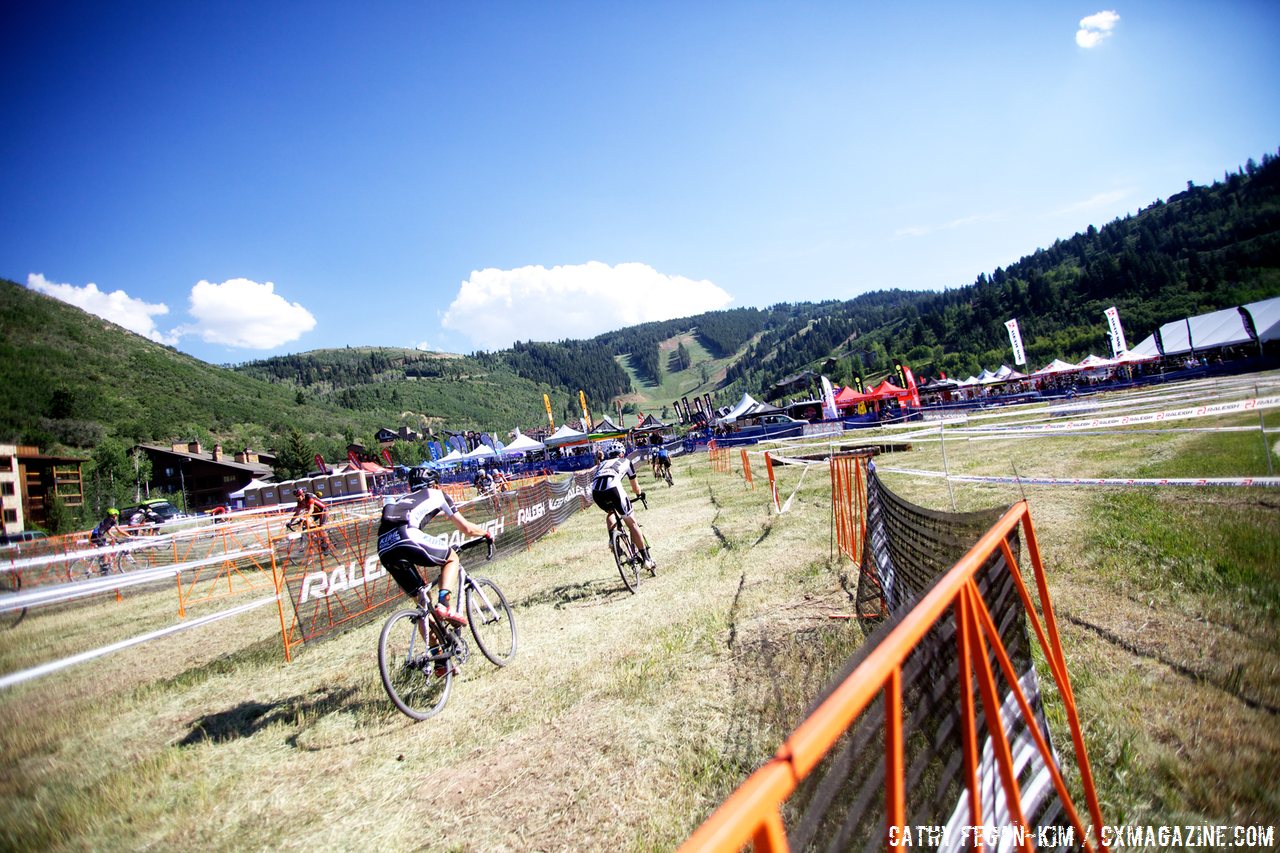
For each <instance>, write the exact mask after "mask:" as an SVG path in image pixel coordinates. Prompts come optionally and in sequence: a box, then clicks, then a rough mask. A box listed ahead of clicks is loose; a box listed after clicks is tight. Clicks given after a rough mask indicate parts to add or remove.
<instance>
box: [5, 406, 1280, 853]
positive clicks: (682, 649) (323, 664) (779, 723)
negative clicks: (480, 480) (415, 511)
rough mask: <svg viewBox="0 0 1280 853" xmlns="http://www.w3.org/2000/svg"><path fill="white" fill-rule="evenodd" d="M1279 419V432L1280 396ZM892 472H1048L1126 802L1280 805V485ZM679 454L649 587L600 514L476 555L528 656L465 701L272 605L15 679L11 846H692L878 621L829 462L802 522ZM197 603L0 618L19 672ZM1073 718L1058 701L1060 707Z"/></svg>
mask: <svg viewBox="0 0 1280 853" xmlns="http://www.w3.org/2000/svg"><path fill="white" fill-rule="evenodd" d="M1265 422H1266V425H1267V428H1268V429H1269V430H1274V431H1276V433H1275V434H1276V435H1277V436H1280V416H1277V415H1270V414H1269V415H1268V416H1267V417H1266V421H1265ZM1258 424H1259V417H1258V415H1257V414H1256V413H1255V414H1253V415H1252V416H1243V415H1242V416H1235V417H1233V418H1224V419H1221V420H1220V421H1215V422H1214V423H1213V424H1212V425H1214V426H1228V425H1239V426H1243V427H1250V426H1252V428H1253V431H1252V432H1249V431H1241V432H1213V433H1203V432H1190V431H1188V432H1181V431H1179V432H1167V431H1166V432H1150V431H1141V430H1131V431H1129V432H1127V433H1123V434H1117V433H1108V434H1099V435H1092V434H1090V435H1073V436H1070V437H1067V436H1056V437H1053V438H1045V439H1012V440H1005V441H986V440H977V439H961V440H955V441H953V440H950V439H949V440H948V441H947V443H946V456H947V461H946V464H947V466H948V467H949V468H950V470H951V471H952V473H953V474H958V473H964V474H992V475H1006V474H1009V473H1010V472H1011V471H1013V470H1016V471H1017V472H1018V473H1019V474H1020V475H1022V476H1024V477H1031V476H1089V477H1105V476H1125V477H1132V476H1144V477H1145V476H1192V475H1197V476H1200V475H1203V476H1231V475H1254V476H1257V475H1265V474H1266V473H1267V461H1266V458H1265V456H1264V455H1263V446H1262V439H1261V432H1260V431H1259V430H1258V429H1257V427H1258ZM1191 425H1192V424H1187V425H1186V426H1191ZM1194 425H1196V426H1206V425H1209V424H1205V423H1200V422H1197V423H1196V424H1194ZM1171 426H1172V425H1171ZM1273 461H1274V458H1273ZM877 462H878V465H879V467H880V468H881V469H882V471H886V472H885V473H884V474H883V479H884V481H885V482H886V483H887V484H888V485H889V486H890V488H892V489H894V490H895V491H898V492H899V493H900V494H902V495H903V496H905V497H907V498H908V499H910V500H913V501H915V502H916V503H919V504H921V505H924V506H928V507H931V508H935V509H949V508H950V507H951V506H952V502H953V501H954V503H955V505H956V506H957V507H958V508H959V509H961V510H964V509H972V508H978V507H988V506H993V505H998V504H1008V503H1010V502H1012V501H1014V500H1017V499H1018V498H1019V497H1021V496H1022V495H1023V493H1024V492H1025V495H1026V497H1027V499H1028V500H1029V501H1030V505H1031V512H1032V518H1033V520H1034V522H1035V524H1036V528H1037V531H1038V533H1039V538H1040V543H1041V548H1042V550H1043V554H1044V559H1045V564H1046V567H1047V569H1048V572H1049V576H1050V589H1051V594H1052V595H1053V597H1054V602H1055V606H1056V608H1057V611H1058V614H1059V620H1060V625H1061V628H1062V632H1063V643H1064V646H1065V648H1066V653H1067V660H1068V664H1069V667H1070V672H1071V677H1072V680H1073V684H1074V686H1075V690H1076V694H1077V700H1078V702H1079V705H1080V709H1081V713H1082V717H1083V724H1084V729H1085V736H1086V739H1087V745H1088V748H1089V753H1090V758H1091V760H1092V762H1093V766H1094V769H1095V773H1096V775H1097V777H1098V782H1099V787H1100V792H1101V795H1102V804H1103V813H1104V816H1105V817H1106V819H1107V821H1108V823H1122V822H1132V823H1233V824H1236V823H1238V824H1280V794H1278V793H1277V792H1278V791H1280V787H1278V786H1277V785H1276V784H1275V779H1276V777H1277V775H1278V774H1280V722H1278V720H1277V714H1280V673H1278V672H1277V668H1278V667H1280V663H1278V658H1277V651H1278V650H1280V620H1278V619H1277V617H1278V615H1280V614H1278V610H1280V577H1278V575H1280V553H1278V548H1280V544H1278V543H1280V497H1277V494H1276V491H1275V490H1274V489H1259V488H1253V489H1226V488H1218V489H1204V488H1160V489H1138V488H1128V489H1121V488H1105V487H1087V488H1082V487H1064V486H1039V487H1032V486H1025V485H1024V486H1023V487H1021V488H1020V487H1019V486H1017V485H1016V484H955V485H954V486H953V488H952V489H950V490H949V489H948V488H947V486H946V484H945V483H944V482H943V481H941V480H938V479H929V478H921V477H915V476H907V475H903V474H893V473H888V472H887V470H886V469H889V468H894V467H902V468H915V469H925V470H941V469H942V467H943V462H942V447H941V446H940V445H939V444H938V443H937V442H936V441H933V442H930V441H920V442H914V443H913V444H912V449H911V450H910V451H906V452H899V453H891V454H884V455H882V456H881V457H879V459H878V460H877ZM674 473H675V476H676V484H675V486H674V487H673V488H667V487H666V486H665V485H664V484H657V483H655V482H654V481H653V480H652V478H651V477H650V475H649V474H647V473H643V474H642V475H641V476H642V480H641V482H642V484H643V485H644V486H645V488H646V489H647V491H648V493H649V495H650V496H651V500H650V506H651V509H650V510H649V511H647V512H646V511H644V510H643V509H641V510H638V512H639V518H640V521H641V523H642V524H643V526H644V528H645V531H646V533H647V535H648V536H649V537H650V539H651V541H652V543H653V551H654V556H655V557H656V558H657V560H658V562H659V569H658V575H657V577H656V578H653V579H648V578H646V579H645V580H644V582H643V583H642V586H641V588H640V590H639V592H638V593H637V594H635V595H632V594H630V593H628V592H627V591H626V590H625V588H624V587H623V586H622V583H621V581H620V579H619V578H618V576H617V572H616V570H615V569H614V567H613V565H612V562H611V560H610V558H609V556H608V554H607V551H606V548H605V540H604V525H603V521H602V518H601V517H600V514H599V513H598V512H595V511H594V510H593V511H591V512H581V513H578V514H577V515H575V516H573V517H572V519H571V520H570V521H569V522H568V523H567V524H566V525H564V526H563V527H562V528H561V529H560V530H558V531H556V532H555V533H553V534H551V535H549V536H547V537H546V538H544V539H543V540H541V541H539V542H538V543H536V544H535V545H534V547H533V548H532V550H530V551H529V552H527V553H525V554H522V555H519V556H516V557H512V558H509V559H504V560H501V561H498V562H495V563H492V564H489V565H483V564H481V563H474V564H473V565H472V568H473V569H474V570H475V571H476V572H477V573H478V574H483V575H487V576H490V577H492V578H493V579H494V580H496V581H497V582H498V583H499V584H500V585H501V586H502V588H503V590H504V592H505V593H506V595H507V598H508V599H509V600H510V601H511V603H512V605H513V608H514V610H515V613H516V620H517V624H518V627H519V635H520V636H519V652H518V655H517V657H516V660H515V661H514V662H513V663H512V664H511V665H510V666H508V667H507V668H505V669H497V668H494V667H493V666H491V665H490V664H489V663H488V662H486V661H485V660H484V659H483V658H481V657H480V656H479V655H473V657H472V659H471V660H470V661H469V662H468V664H467V665H466V667H465V668H464V671H463V673H462V675H461V678H460V679H458V680H456V681H455V683H454V690H453V695H452V697H451V699H450V700H449V704H448V706H447V707H446V709H445V710H444V711H443V712H442V713H441V714H440V715H439V716H437V717H435V718H432V719H431V720H428V721H425V722H422V723H414V722H413V721H411V720H409V719H408V718H407V717H404V716H403V715H401V714H399V713H398V712H397V711H396V710H395V709H394V708H393V707H392V705H391V703H390V702H389V701H388V699H387V697H386V695H385V693H384V692H383V689H382V685H381V682H380V680H379V677H378V671H377V661H376V645H377V639H378V631H379V628H380V624H381V619H378V620H375V621H374V622H372V623H370V624H368V625H365V626H363V627H360V628H357V629H353V630H350V631H347V632H345V633H343V634H341V635H339V636H337V637H334V638H332V639H330V640H328V641H325V642H321V643H317V644H314V645H312V646H311V647H306V648H303V649H302V650H301V652H300V653H299V654H298V655H297V656H296V658H295V660H294V661H293V662H292V663H288V664H286V663H285V662H284V660H283V655H282V653H281V650H280V641H279V620H278V617H277V615H276V611H275V608H274V607H264V608H260V609H258V610H255V611H252V612H250V613H248V614H245V615H242V616H238V617H235V618H233V619H230V620H227V621H224V622H219V623H216V624H214V625H209V626H206V627H202V628H197V629H194V630H191V631H187V632H183V633H180V634H177V635H175V636H171V637H167V638H164V639H160V640H157V641H154V642H151V643H147V644H145V645H142V646H137V647H133V648H130V649H127V650H124V651H121V652H118V653H115V654H112V655H109V656H106V657H103V658H99V659H96V660H94V661H91V662H88V663H84V664H80V665H77V666H73V667H71V668H68V669H65V670H63V671H60V672H58V673H55V674H52V675H48V676H45V677H42V678H39V679H35V680H31V681H28V682H24V683H22V684H20V685H17V686H15V687H11V688H8V689H6V690H4V691H3V692H0V756H2V758H0V795H2V796H0V845H2V846H3V847H4V848H5V849H14V850H85V849H93V850H137V849H155V850H172V849H184V850H186V849H202V850H203V849H211V850H260V849H272V850H278V849H302V848H315V847H321V848H326V849H339V850H356V849H360V850H364V849H389V850H414V849H429V850H486V851H487V850H600V849H609V850H669V849H672V848H674V847H675V846H677V845H678V844H679V843H680V842H681V841H682V840H683V839H684V838H685V837H687V835H688V834H689V833H690V832H691V831H692V830H693V829H694V828H695V827H696V826H697V825H698V824H699V823H700V822H701V821H702V820H703V819H705V817H706V816H707V815H708V814H709V813H710V811H711V810H712V809H713V808H714V807H715V805H716V804H717V803H718V802H720V800H721V799H723V797H724V796H725V795H726V794H727V793H728V792H730V791H731V790H732V789H733V788H734V787H735V786H736V785H738V784H739V783H740V782H741V780H742V779H743V778H745V776H746V775H747V774H748V773H750V772H751V770H752V769H754V768H755V767H756V766H758V765H759V763H760V762H761V761H763V760H764V759H765V758H767V757H768V756H769V755H770V754H771V753H772V751H773V750H774V749H775V748H776V746H777V744H778V742H779V741H780V740H781V739H782V738H783V737H784V736H785V735H786V734H787V733H788V732H789V731H790V729H791V728H792V727H793V726H794V725H795V724H796V723H797V722H798V721H799V720H800V719H801V718H802V717H803V715H804V713H805V711H806V709H807V707H808V705H809V703H810V699H811V697H812V696H813V695H814V694H815V693H816V692H817V691H818V690H820V689H821V688H822V686H824V685H825V684H826V683H827V682H828V680H829V679H830V678H831V676H832V674H833V673H834V672H837V671H838V670H839V669H840V668H841V664H842V663H843V661H844V659H845V658H846V657H847V655H848V654H849V653H850V651H851V650H852V649H854V648H856V646H857V645H858V644H859V643H860V642H861V632H860V631H859V630H858V629H857V628H856V626H854V625H853V623H852V622H851V621H849V620H845V619H838V618H836V619H833V618H831V617H832V616H842V615H847V614H849V613H850V612H851V611H852V602H851V598H850V594H849V593H848V592H847V591H846V590H848V589H850V588H851V587H852V585H851V583H850V582H849V578H848V576H849V575H850V574H851V573H852V568H851V566H850V565H849V563H848V561H847V560H839V559H834V558H833V556H832V548H831V523H830V497H829V482H828V479H827V474H826V471H825V468H811V469H810V470H809V471H808V472H807V474H804V475H803V480H802V479H801V476H802V474H801V470H800V469H799V468H798V467H793V466H786V467H782V468H780V469H779V482H780V488H781V490H782V492H783V495H784V497H786V496H790V495H791V494H792V492H793V491H794V493H795V494H794V499H793V500H792V503H791V506H790V509H789V511H788V512H786V513H785V514H782V515H778V514H776V513H774V511H773V510H772V507H771V505H770V503H769V501H768V497H767V495H768V492H767V489H765V488H760V487H759V486H760V481H761V480H762V470H761V468H759V467H757V469H756V471H755V474H756V479H757V488H756V489H755V490H754V491H752V490H748V489H747V488H745V485H744V482H743V479H742V477H741V475H740V474H739V473H727V474H726V473H714V472H712V471H711V470H710V466H709V465H708V461H707V456H706V455H705V454H700V455H698V456H694V457H685V458H680V459H678V460H677V461H676V464H675V468H674ZM260 594H261V593H260V592H259V593H253V594H248V595H247V596H246V598H245V600H248V599H249V598H251V597H253V596H254V595H260ZM219 606H227V605H219ZM195 615H196V616H199V615H202V614H201V613H197V614H195ZM175 621H177V617H176V604H175V596H174V595H173V593H172V591H168V590H164V589H160V590H153V591H150V592H147V593H134V594H126V596H125V597H124V599H123V600H122V601H119V602H117V601H115V600H114V599H105V600H100V601H94V602H92V603H88V604H82V605H78V606H67V607H63V608H61V609H58V610H56V611H52V612H34V613H32V614H30V615H28V616H27V618H26V619H24V620H23V621H22V622H21V623H20V624H18V625H17V626H16V627H15V628H12V629H8V630H6V631H4V633H3V634H0V671H3V672H14V671H16V670H20V669H25V668H27V667H30V666H35V665H37V664H40V663H43V662H45V661H49V660H54V659H57V658H61V657H64V656H66V655H69V654H74V653H77V652H81V651H84V650H86V649H89V648H93V647H96V646H99V645H102V644H105V643H109V642H113V641H116V640H120V639H124V638H127V637H132V636H136V635H139V634H142V633H145V632H147V631H149V630H154V629H156V628H160V627H164V626H166V625H171V624H173V623H174V622H175ZM1053 698H1054V697H1053V696H1052V695H1050V697H1049V699H1050V702H1052V701H1053ZM1050 718H1051V720H1054V721H1055V722H1056V723H1060V721H1061V714H1060V711H1059V712H1058V713H1056V714H1055V713H1054V709H1053V707H1052V705H1051V707H1050ZM1055 735H1056V736H1058V737H1059V738H1065V733H1063V732H1055Z"/></svg>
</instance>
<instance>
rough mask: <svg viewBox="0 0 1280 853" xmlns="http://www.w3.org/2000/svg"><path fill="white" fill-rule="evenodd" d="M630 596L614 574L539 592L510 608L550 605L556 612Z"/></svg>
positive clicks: (513, 604) (620, 580)
mask: <svg viewBox="0 0 1280 853" xmlns="http://www.w3.org/2000/svg"><path fill="white" fill-rule="evenodd" d="M630 595H631V593H630V592H629V591H628V590H627V588H626V587H625V586H623V584H622V578H620V577H619V576H618V575H617V574H616V573H615V574H613V575H612V576H610V577H604V578H595V579H593V580H589V581H582V582H580V583H567V584H561V585H560V586H555V587H552V588H551V589H548V590H544V591H542V592H539V593H538V594H537V595H531V596H529V597H527V598H525V599H524V600H523V601H520V602H519V603H515V602H513V603H512V606H513V607H515V608H516V609H517V610H519V609H521V608H524V607H534V606H537V605H539V604H550V605H551V606H552V607H554V608H555V609H556V610H563V609H564V608H566V607H572V606H575V605H576V606H580V607H591V606H594V605H597V604H604V603H607V602H609V601H612V600H614V599H615V598H621V597H624V596H630Z"/></svg>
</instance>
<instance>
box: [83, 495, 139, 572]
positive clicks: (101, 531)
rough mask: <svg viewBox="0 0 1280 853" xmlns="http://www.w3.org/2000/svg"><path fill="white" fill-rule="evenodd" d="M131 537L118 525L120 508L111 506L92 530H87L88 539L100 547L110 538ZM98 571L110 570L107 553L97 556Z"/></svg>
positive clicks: (109, 541) (107, 543)
mask: <svg viewBox="0 0 1280 853" xmlns="http://www.w3.org/2000/svg"><path fill="white" fill-rule="evenodd" d="M129 538H131V537H130V535H129V534H128V533H125V531H124V528H123V527H121V526H120V510H118V509H116V508H115V507H111V508H110V509H108V510H107V514H106V515H105V516H103V519H102V521H99V522H98V524H97V526H96V527H94V528H93V530H91V531H89V541H90V542H91V543H92V544H93V545H94V546H96V547H98V548H101V547H103V546H105V545H109V544H110V543H111V540H113V539H114V540H117V541H119V540H121V539H129ZM98 571H99V573H101V574H104V575H105V574H107V573H108V572H110V571H111V558H110V557H109V556H107V555H105V554H104V555H102V556H100V557H98Z"/></svg>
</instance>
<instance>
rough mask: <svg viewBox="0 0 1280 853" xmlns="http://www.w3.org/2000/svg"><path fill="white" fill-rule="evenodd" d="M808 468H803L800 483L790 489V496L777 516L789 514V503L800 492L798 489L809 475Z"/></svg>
mask: <svg viewBox="0 0 1280 853" xmlns="http://www.w3.org/2000/svg"><path fill="white" fill-rule="evenodd" d="M816 464H819V465H821V464H825V463H821V462H819V463H816ZM809 467H810V466H808V465H806V466H804V470H802V471H801V472H800V481H799V482H797V483H796V487H795V488H794V489H792V491H791V494H790V495H789V496H788V497H787V500H786V503H784V504H783V505H782V507H781V508H780V509H779V510H778V514H779V515H781V514H782V513H784V512H789V511H790V510H791V501H792V500H793V499H794V498H795V496H796V494H797V493H798V492H799V491H800V487H801V486H803V485H804V478H805V475H806V474H808V473H809Z"/></svg>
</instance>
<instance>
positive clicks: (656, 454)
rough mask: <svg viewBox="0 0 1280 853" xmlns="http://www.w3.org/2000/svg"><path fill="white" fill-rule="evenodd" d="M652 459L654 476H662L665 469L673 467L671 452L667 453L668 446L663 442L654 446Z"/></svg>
mask: <svg viewBox="0 0 1280 853" xmlns="http://www.w3.org/2000/svg"><path fill="white" fill-rule="evenodd" d="M651 459H652V460H653V476H655V477H660V476H662V471H663V469H664V468H665V469H670V468H671V454H669V453H667V448H665V447H663V446H662V445H661V444H659V445H657V446H656V447H654V448H653V451H652V456H651Z"/></svg>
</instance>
